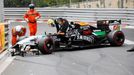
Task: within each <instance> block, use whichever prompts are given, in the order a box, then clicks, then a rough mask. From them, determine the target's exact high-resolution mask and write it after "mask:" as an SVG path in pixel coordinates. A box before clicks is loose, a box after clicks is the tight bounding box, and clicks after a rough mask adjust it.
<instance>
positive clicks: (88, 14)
mask: <svg viewBox="0 0 134 75" xmlns="http://www.w3.org/2000/svg"><path fill="white" fill-rule="evenodd" d="M36 9H37V11H39V12H40V13H41V15H42V17H41V19H40V20H47V19H48V18H56V17H64V18H67V19H68V20H81V21H96V20H102V19H121V20H122V22H123V23H124V24H128V25H133V23H134V9H131V8H122V9H121V8H36ZM27 10H28V8H4V12H5V20H20V19H21V20H23V15H24V13H25V12H26V11H27Z"/></svg>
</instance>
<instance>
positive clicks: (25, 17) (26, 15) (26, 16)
mask: <svg viewBox="0 0 134 75" xmlns="http://www.w3.org/2000/svg"><path fill="white" fill-rule="evenodd" d="M24 20H25V21H26V22H29V20H28V14H27V13H25V15H24Z"/></svg>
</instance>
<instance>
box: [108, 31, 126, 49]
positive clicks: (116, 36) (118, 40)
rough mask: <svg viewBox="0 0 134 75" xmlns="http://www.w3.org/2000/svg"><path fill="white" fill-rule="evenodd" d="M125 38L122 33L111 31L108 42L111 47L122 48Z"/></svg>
mask: <svg viewBox="0 0 134 75" xmlns="http://www.w3.org/2000/svg"><path fill="white" fill-rule="evenodd" d="M124 40H125V36H124V33H123V32H122V31H112V32H110V33H109V34H108V41H109V43H110V44H111V45H112V46H122V45H123V44H124Z"/></svg>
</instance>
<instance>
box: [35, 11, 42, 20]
mask: <svg viewBox="0 0 134 75" xmlns="http://www.w3.org/2000/svg"><path fill="white" fill-rule="evenodd" d="M40 17H41V15H40V13H39V12H37V13H36V17H35V19H36V20H38V19H39V18H40Z"/></svg>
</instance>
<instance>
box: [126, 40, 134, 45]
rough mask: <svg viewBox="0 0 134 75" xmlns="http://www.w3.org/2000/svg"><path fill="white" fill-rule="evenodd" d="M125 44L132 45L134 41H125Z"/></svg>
mask: <svg viewBox="0 0 134 75" xmlns="http://www.w3.org/2000/svg"><path fill="white" fill-rule="evenodd" d="M124 43H125V44H128V45H131V44H134V41H131V40H128V39H125V42H124Z"/></svg>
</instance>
